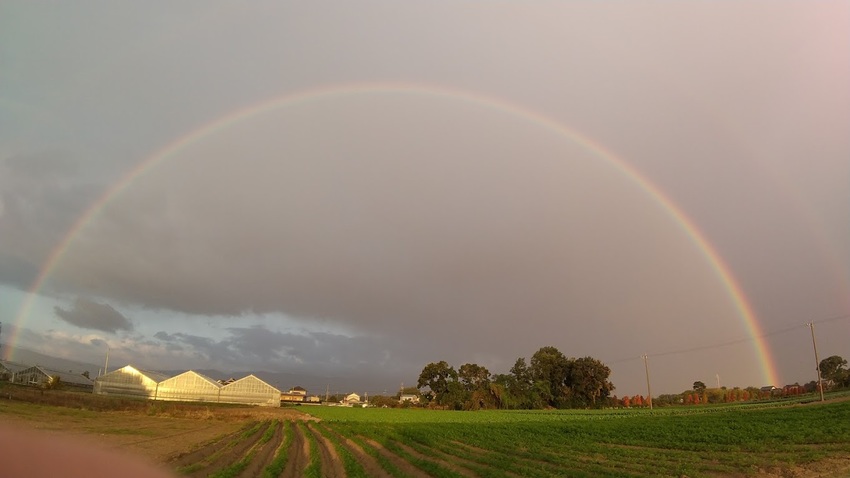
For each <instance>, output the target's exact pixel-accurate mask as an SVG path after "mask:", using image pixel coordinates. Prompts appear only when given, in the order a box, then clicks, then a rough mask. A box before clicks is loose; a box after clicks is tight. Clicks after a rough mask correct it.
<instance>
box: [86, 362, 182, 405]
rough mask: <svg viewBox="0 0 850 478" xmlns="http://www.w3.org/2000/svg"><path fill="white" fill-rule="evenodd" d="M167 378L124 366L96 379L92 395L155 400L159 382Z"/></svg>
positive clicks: (130, 366)
mask: <svg viewBox="0 0 850 478" xmlns="http://www.w3.org/2000/svg"><path fill="white" fill-rule="evenodd" d="M167 378H168V376H167V375H163V374H161V373H157V372H148V371H145V370H139V369H137V368H135V367H133V366H132V365H126V366H124V367H122V368H119V369H118V370H113V371H111V372H109V373H107V374H105V375H101V376H100V377H97V378H96V379H95V381H94V393H96V394H100V395H117V396H121V397H136V398H150V399H155V398H156V395H157V387H158V385H159V382H162V381H163V380H165V379H167Z"/></svg>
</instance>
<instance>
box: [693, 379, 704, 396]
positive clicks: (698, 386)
mask: <svg viewBox="0 0 850 478" xmlns="http://www.w3.org/2000/svg"><path fill="white" fill-rule="evenodd" d="M704 391H705V384H704V383H702V382H700V381H696V382H694V392H697V394H702V392H704Z"/></svg>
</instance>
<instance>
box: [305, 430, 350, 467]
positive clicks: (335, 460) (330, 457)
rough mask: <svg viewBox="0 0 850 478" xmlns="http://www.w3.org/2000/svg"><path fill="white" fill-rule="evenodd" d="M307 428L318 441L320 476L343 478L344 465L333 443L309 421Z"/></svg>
mask: <svg viewBox="0 0 850 478" xmlns="http://www.w3.org/2000/svg"><path fill="white" fill-rule="evenodd" d="M307 429H308V430H310V433H312V434H313V436H314V437H316V441H317V442H318V443H319V453H320V454H321V455H322V476H323V477H327V478H345V467H344V466H343V464H342V460H341V459H340V457H339V454H338V453H337V451H336V447H335V446H334V444H333V443H331V441H330V440H328V439H327V438H326V437H325V436H324V435H322V434H321V433H320V432H319V431H318V430H316V429H315V428H313V427H312V426H311V424H309V423H308V424H307Z"/></svg>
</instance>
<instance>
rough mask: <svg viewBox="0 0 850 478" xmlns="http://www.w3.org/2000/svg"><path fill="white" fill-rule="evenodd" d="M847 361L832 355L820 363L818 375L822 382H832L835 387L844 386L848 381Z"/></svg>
mask: <svg viewBox="0 0 850 478" xmlns="http://www.w3.org/2000/svg"><path fill="white" fill-rule="evenodd" d="M845 367H847V360H845V359H844V358H842V357H840V356H838V355H833V356H831V357H827V358H825V359H823V360H821V361H820V375H821V377H823V379H824V380H832V381H833V382H834V383H835V384H836V385H845V382H847V380H848V371H847V369H846V368H845Z"/></svg>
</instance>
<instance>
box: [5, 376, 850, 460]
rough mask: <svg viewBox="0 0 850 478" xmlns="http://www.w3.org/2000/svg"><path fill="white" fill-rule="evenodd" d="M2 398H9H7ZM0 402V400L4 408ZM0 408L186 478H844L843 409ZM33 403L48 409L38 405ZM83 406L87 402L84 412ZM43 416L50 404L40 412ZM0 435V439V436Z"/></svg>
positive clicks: (14, 401)
mask: <svg viewBox="0 0 850 478" xmlns="http://www.w3.org/2000/svg"><path fill="white" fill-rule="evenodd" d="M7 389H8V388H7ZM6 391H7V390H0V392H3V395H5V392H6ZM14 391H15V393H16V394H17V395H15V396H12V395H13V394H12V393H9V394H8V395H9V396H10V397H12V398H11V399H9V398H7V397H6V396H2V398H0V424H4V425H6V424H9V423H11V424H16V425H17V426H20V427H27V428H30V429H32V428H35V429H40V430H41V432H42V433H46V434H49V435H50V436H56V437H63V436H69V435H70V436H86V437H88V438H89V439H90V440H92V441H94V442H95V443H97V444H99V446H104V447H107V448H110V449H114V450H121V451H124V452H128V451H129V452H132V453H134V454H137V455H141V456H144V457H146V458H147V459H148V460H149V461H151V462H155V463H157V464H159V466H161V467H164V468H165V469H167V470H170V472H171V473H173V474H174V475H175V476H192V477H202V476H203V477H206V476H213V477H254V476H258V477H259V476H263V477H298V476H307V477H344V476H348V477H372V476H375V477H408V476H409V477H432V476H433V477H473V476H482V477H550V476H587V477H598V476H603V477H604V476H611V477H650V476H652V477H654V476H674V477H682V476H687V477H699V476H706V477H718V476H734V477H743V476H756V477H815V476H818V477H820V476H848V473H850V400H847V399H846V398H837V399H834V400H832V401H830V402H827V403H826V404H819V403H812V404H800V403H787V402H786V403H779V404H777V403H761V404H748V405H746V406H722V407H708V406H706V407H687V408H685V407H677V408H665V409H660V410H659V409H656V410H655V411H652V412H650V411H648V410H645V409H641V410H588V411H576V410H572V411H555V410H551V411H550V410H539V411H479V412H452V411H431V410H421V409H381V408H370V409H355V408H343V407H318V406H314V407H308V406H303V407H294V408H280V409H263V408H250V407H233V406H230V407H221V406H209V405H207V406H205V405H202V404H185V403H183V404H174V403H171V404H169V403H161V402H157V403H151V402H144V401H116V402H109V401H103V400H101V398H103V397H92V396H91V395H86V394H66V395H62V394H61V393H62V392H58V393H57V394H53V392H47V393H45V394H44V395H38V394H32V396H31V397H29V398H30V399H31V400H29V401H28V400H26V398H27V397H25V396H23V395H22V393H23V392H21V391H19V390H14ZM44 396H48V397H52V398H51V399H50V400H45V399H43V397H44ZM89 398H92V401H91V402H88V401H87V400H88V399H89ZM45 402H53V403H45ZM0 430H2V428H0Z"/></svg>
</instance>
